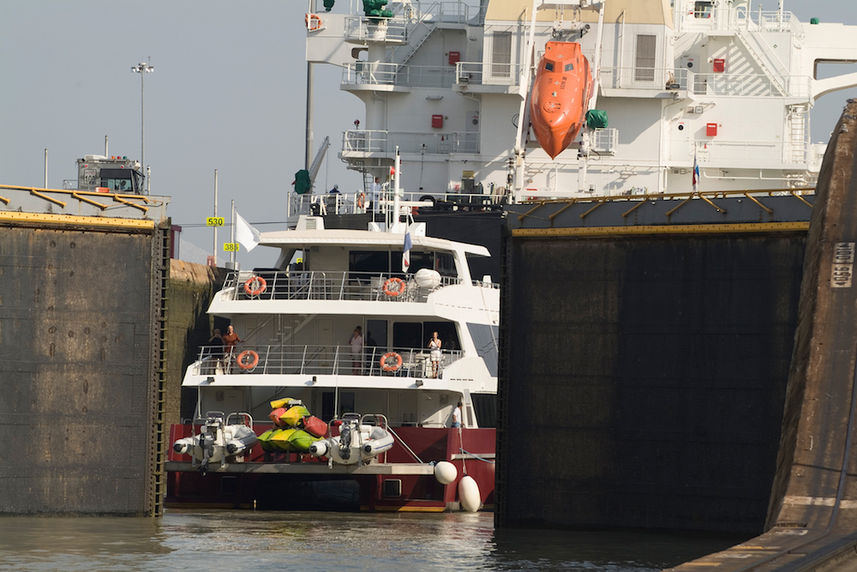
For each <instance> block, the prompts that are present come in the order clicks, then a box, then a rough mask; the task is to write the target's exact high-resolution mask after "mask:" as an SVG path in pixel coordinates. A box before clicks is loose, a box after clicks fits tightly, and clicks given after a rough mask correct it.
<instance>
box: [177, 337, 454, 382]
mask: <svg viewBox="0 0 857 572" xmlns="http://www.w3.org/2000/svg"><path fill="white" fill-rule="evenodd" d="M463 355H464V354H463V352H462V351H461V350H442V351H441V356H440V361H439V362H438V368H437V375H438V376H441V375H442V373H443V369H444V368H445V367H448V366H449V365H450V364H452V363H455V362H456V361H458V360H459V359H461V358H462V357H463ZM194 368H195V370H196V374H197V375H218V374H261V375H362V376H370V377H391V376H395V377H401V376H404V377H429V378H430V377H434V375H435V374H434V364H433V363H432V361H431V354H430V353H429V350H428V349H427V348H426V349H422V348H406V347H389V348H383V347H373V346H368V347H364V348H363V351H361V352H357V353H354V352H352V349H351V346H350V345H341V346H324V345H282V344H271V345H250V344H244V343H242V344H240V345H239V346H238V347H236V348H234V349H233V350H231V351H229V350H226V351H225V352H224V350H223V348H222V346H203V347H201V348H200V350H199V355H198V356H197V362H196V363H195V364H194Z"/></svg>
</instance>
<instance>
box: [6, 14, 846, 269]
mask: <svg viewBox="0 0 857 572" xmlns="http://www.w3.org/2000/svg"><path fill="white" fill-rule="evenodd" d="M340 1H344V0H340ZM760 4H761V5H762V6H763V8H764V9H766V10H774V9H776V7H777V2H776V0H765V1H764V2H759V1H758V0H757V1H755V2H753V5H754V7H757V6H759V5H760ZM306 6H307V3H306V1H305V0H252V1H251V2H239V1H238V0H232V1H228V0H205V1H203V0H147V1H146V2H129V1H123V0H111V1H107V0H75V1H69V0H0V184H7V185H24V186H41V185H42V184H43V178H44V150H45V148H47V149H48V156H49V159H48V186H49V187H53V188H62V187H63V180H65V179H76V178H77V172H76V163H75V161H76V159H77V158H79V157H82V156H83V155H85V154H102V153H103V152H104V137H105V135H106V136H108V137H109V141H110V147H109V151H110V154H116V155H127V156H128V157H131V158H139V156H140V75H139V74H136V73H132V72H131V67H132V66H134V65H136V64H137V63H138V62H141V61H149V62H150V63H151V65H153V66H155V71H154V72H153V73H151V74H147V75H146V76H145V78H144V82H145V85H144V95H145V97H144V105H145V160H146V163H147V164H148V165H150V166H151V169H152V175H151V188H152V194H153V195H169V196H171V197H172V198H171V202H170V207H169V214H170V216H171V217H172V220H173V223H174V224H178V225H181V226H182V228H183V231H182V237H183V240H184V242H183V244H182V251H181V253H180V255H181V258H183V259H187V260H191V261H194V262H204V257H205V254H206V251H207V250H208V251H210V250H211V248H212V233H211V230H210V229H207V228H205V226H204V222H205V218H206V217H208V216H211V215H212V210H213V205H212V203H213V198H214V170H215V169H217V171H218V190H219V193H218V194H219V200H218V205H219V207H218V214H219V215H221V216H226V217H227V218H228V216H229V207H230V201H231V200H234V201H235V203H236V209H237V210H238V212H239V213H240V214H241V215H242V216H243V217H244V218H245V219H246V220H248V221H249V222H250V223H251V224H254V225H256V226H258V228H259V229H260V230H263V231H264V230H274V229H276V228H280V227H282V221H283V220H284V218H285V198H286V194H287V193H289V192H291V188H292V187H291V182H292V180H293V176H294V173H295V171H297V170H298V169H300V168H302V167H303V162H304V141H305V128H304V125H305V123H304V120H305V109H306V107H305V106H306V99H305V94H306V91H305V88H306V68H305V60H304V51H305V48H304V46H305V38H306V34H305V28H304V13H305V11H306ZM785 9H786V10H789V11H791V12H794V13H795V14H796V15H797V17H798V18H799V19H800V20H801V21H803V22H808V21H809V19H810V18H811V17H818V18H820V19H821V21H822V22H844V23H847V24H853V25H857V6H855V3H854V0H785ZM339 80H340V72H339V70H338V69H336V68H334V67H333V66H322V65H317V66H314V85H313V90H314V97H313V106H314V110H315V113H314V120H313V121H314V130H313V131H314V140H315V144H316V145H318V143H319V142H320V141H321V140H322V139H323V138H324V136H325V135H327V136H330V138H331V143H332V144H331V148H330V151H329V153H328V157H327V160H326V161H325V162H324V164H323V166H322V168H321V171H320V172H319V175H318V179H317V181H316V183H317V185H318V187H319V188H325V189H329V188H330V187H332V186H333V185H334V184H338V185H339V186H340V188H342V189H343V190H345V191H349V190H354V189H357V188H358V187H359V186H360V185H361V182H360V178H359V175H358V174H357V173H354V172H351V171H347V170H346V169H345V167H344V165H343V163H341V162H340V160H339V159H338V158H337V157H336V154H337V153H338V152H339V150H340V149H341V133H342V132H343V131H344V130H346V129H349V128H350V127H351V126H352V125H353V122H354V120H355V119H360V121H361V122H363V119H364V113H363V105H362V104H361V103H360V101H359V100H358V99H357V98H356V97H355V96H353V95H351V94H348V93H345V92H341V91H339ZM848 97H857V90H855V89H852V90H847V91H841V92H835V93H833V94H831V95H828V96H825V97H823V98H821V99H819V100H818V101H817V102H816V106H815V109H814V110H813V114H812V139H813V141H816V142H818V141H826V140H827V139H828V137H829V134H830V131H831V130H832V128H833V125H834V124H835V122H836V120H837V119H838V118H839V115H840V113H841V111H842V107H843V106H844V103H845V100H846V99H847V98H848ZM313 152H314V151H313ZM268 223H278V224H268ZM225 235H226V232H225V231H224V230H221V231H220V236H219V237H218V238H219V242H221V243H222V242H224V238H225ZM264 251H268V252H264ZM260 252H261V254H260ZM238 256H239V257H238V261H239V263H240V264H241V265H242V267H248V266H254V265H258V266H265V265H270V263H271V262H272V261H271V260H269V258H272V257H273V255H272V254H271V251H269V249H257V250H255V251H254V252H252V253H250V254H246V253H243V252H242V253H240V254H239V255H238ZM219 257H220V258H219V260H223V259H224V255H223V253H222V252H220V253H219Z"/></svg>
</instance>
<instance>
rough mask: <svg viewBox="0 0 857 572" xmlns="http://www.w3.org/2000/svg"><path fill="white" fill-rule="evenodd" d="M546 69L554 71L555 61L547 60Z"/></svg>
mask: <svg viewBox="0 0 857 572" xmlns="http://www.w3.org/2000/svg"><path fill="white" fill-rule="evenodd" d="M545 70H546V71H553V63H552V62H545Z"/></svg>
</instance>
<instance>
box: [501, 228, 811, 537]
mask: <svg viewBox="0 0 857 572" xmlns="http://www.w3.org/2000/svg"><path fill="white" fill-rule="evenodd" d="M804 244H805V233H791V234H786V233H783V234H770V235H758V234H756V235H740V236H732V235H725V236H724V235H718V236H691V237H689V236H651V237H634V238H628V237H617V238H600V239H573V238H565V239H552V240H547V239H528V238H510V239H509V240H508V241H507V248H506V260H505V272H504V276H505V278H504V287H505V289H506V290H505V291H504V296H503V309H502V319H503V328H504V332H503V336H502V338H503V347H502V350H501V351H502V358H501V359H502V369H503V372H502V373H501V383H500V408H501V421H500V428H499V430H498V455H499V458H498V475H497V494H498V514H497V520H498V524H499V525H505V526H516V525H521V524H525V523H535V524H538V523H542V524H546V525H565V526H596V527H601V526H607V527H647V528H675V529H699V530H728V531H731V532H736V531H746V532H751V533H758V532H760V531H761V529H762V526H763V524H764V521H765V513H766V509H767V505H768V501H769V496H770V490H771V483H772V480H773V477H774V470H775V465H776V457H777V444H778V441H779V435H780V428H781V425H780V424H781V420H782V413H783V403H784V396H785V388H786V381H787V376H788V368H789V360H790V357H791V350H792V345H793V335H794V330H795V325H796V321H797V306H798V298H799V288H800V283H801V264H802V260H803V252H804ZM516 491H517V492H516ZM522 491H525V492H522Z"/></svg>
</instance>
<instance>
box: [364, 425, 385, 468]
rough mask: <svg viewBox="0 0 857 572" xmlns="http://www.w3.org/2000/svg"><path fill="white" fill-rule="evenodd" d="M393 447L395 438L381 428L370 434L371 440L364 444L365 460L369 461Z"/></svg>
mask: <svg viewBox="0 0 857 572" xmlns="http://www.w3.org/2000/svg"><path fill="white" fill-rule="evenodd" d="M392 446H393V436H392V435H390V434H389V433H388V432H386V431H385V430H384V429H382V428H380V427H374V428H372V430H371V431H370V432H369V438H368V439H367V440H366V442H365V443H364V444H363V453H362V455H363V460H369V459H371V458H372V457H375V456H376V455H380V454H381V453H383V452H384V451H387V450H389V449H390V448H391V447H392Z"/></svg>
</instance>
